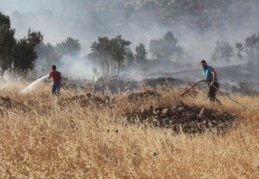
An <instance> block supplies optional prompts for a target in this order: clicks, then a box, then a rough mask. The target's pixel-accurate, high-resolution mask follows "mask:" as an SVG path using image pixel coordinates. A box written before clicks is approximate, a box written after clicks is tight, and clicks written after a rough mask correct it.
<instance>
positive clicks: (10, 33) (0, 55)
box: [0, 12, 16, 70]
mask: <svg viewBox="0 0 259 179" xmlns="http://www.w3.org/2000/svg"><path fill="white" fill-rule="evenodd" d="M14 33H15V30H14V29H11V23H10V19H9V17H8V16H5V15H4V14H2V13H1V12H0V67H1V69H2V70H7V69H8V68H10V67H11V64H12V63H13V60H14V50H15V46H16V39H15V38H14Z"/></svg>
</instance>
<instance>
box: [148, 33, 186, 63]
mask: <svg viewBox="0 0 259 179" xmlns="http://www.w3.org/2000/svg"><path fill="white" fill-rule="evenodd" d="M177 42H178V41H177V39H176V38H175V37H174V35H173V33H172V32H170V31H169V32H167V33H166V34H165V35H164V37H163V38H162V39H154V40H151V41H150V44H149V51H150V53H151V55H152V57H155V58H157V59H162V60H168V59H170V57H180V56H182V55H183V53H184V52H183V49H182V48H181V47H180V46H177Z"/></svg>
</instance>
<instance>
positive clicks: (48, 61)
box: [36, 42, 60, 67]
mask: <svg viewBox="0 0 259 179" xmlns="http://www.w3.org/2000/svg"><path fill="white" fill-rule="evenodd" d="M36 52H37V55H38V60H40V63H41V64H43V65H44V66H48V67H50V66H51V65H53V64H57V63H59V62H60V56H59V54H58V53H57V52H56V51H55V48H54V46H53V45H51V44H50V43H47V44H45V43H43V42H41V43H40V44H39V45H37V46H36Z"/></svg>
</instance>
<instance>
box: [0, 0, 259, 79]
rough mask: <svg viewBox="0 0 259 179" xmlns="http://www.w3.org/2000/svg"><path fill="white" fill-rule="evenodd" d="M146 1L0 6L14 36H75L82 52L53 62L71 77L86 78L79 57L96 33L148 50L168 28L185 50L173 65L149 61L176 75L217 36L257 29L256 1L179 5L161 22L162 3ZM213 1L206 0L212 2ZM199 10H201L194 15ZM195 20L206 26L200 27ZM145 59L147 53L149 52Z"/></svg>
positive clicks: (29, 1)
mask: <svg viewBox="0 0 259 179" xmlns="http://www.w3.org/2000/svg"><path fill="white" fill-rule="evenodd" d="M145 2H146V3H150V5H149V6H148V7H147V8H144V7H141V5H138V4H141V3H139V2H138V1H133V0H126V1H124V0H96V1H91V0H78V1H72V0H44V1H36V0H23V1H17V0H9V1H4V0H0V3H1V6H0V11H1V12H3V13H5V14H7V15H9V16H10V18H11V22H12V27H13V28H15V29H16V36H17V38H22V37H24V36H25V35H26V34H27V31H28V29H29V28H30V29H32V30H36V31H40V32H41V33H42V34H44V39H45V40H44V41H45V42H50V43H51V44H53V45H55V44H56V43H58V42H61V41H62V40H64V39H66V38H67V37H73V38H76V39H79V41H80V43H81V45H82V50H81V54H80V55H77V56H66V57H63V59H62V64H58V65H59V69H60V71H64V73H69V75H71V76H73V77H75V78H90V79H91V78H92V76H93V70H92V68H93V67H94V65H93V64H91V63H90V61H88V60H85V59H84V56H85V55H86V54H88V53H90V45H91V43H92V42H94V41H96V40H97V38H98V37H99V36H107V37H109V38H111V37H115V36H116V35H122V37H123V38H124V39H127V40H129V41H131V42H132V44H131V46H130V47H131V49H132V50H133V51H134V49H135V46H136V45H137V44H139V43H143V44H145V46H146V48H147V49H149V41H150V40H151V39H158V38H161V37H162V36H163V35H164V34H165V33H166V32H167V31H172V32H173V34H174V36H175V37H176V38H177V39H178V44H179V45H180V46H181V47H183V49H184V51H185V55H184V57H182V58H181V59H174V62H175V64H176V65H175V66H176V67H175V68H173V67H172V68H171V67H170V68H169V67H166V65H162V66H159V65H158V64H154V71H153V72H155V73H156V72H170V71H171V72H175V73H176V72H177V71H178V72H177V73H178V74H179V71H181V70H184V69H185V70H188V69H191V70H198V69H200V66H199V62H200V60H201V59H206V60H208V61H209V59H210V57H211V54H212V53H213V50H214V47H215V42H216V41H217V40H220V41H228V42H230V44H231V45H233V46H234V45H235V43H236V42H244V40H245V38H246V37H247V36H249V35H251V34H253V33H256V32H257V31H258V28H259V23H258V22H257V20H256V19H257V17H258V11H257V8H258V7H259V3H258V2H257V1H249V2H245V1H242V0H237V1H232V3H231V2H228V3H225V4H220V3H219V5H217V4H216V5H215V7H214V9H209V8H206V6H208V7H209V5H208V4H209V3H204V6H205V7H204V8H203V9H202V11H201V10H200V9H198V8H197V10H196V11H195V12H191V11H186V10H183V13H182V14H179V16H177V17H168V18H167V19H165V21H166V23H164V22H163V21H162V20H163V19H162V18H160V20H159V18H157V17H159V15H160V14H159V13H162V10H163V9H162V7H161V8H160V10H161V12H160V11H158V10H157V9H158V8H157V7H156V4H157V2H156V1H151V0H150V1H145ZM170 2H171V4H173V3H174V1H170ZM188 2H189V1H188ZM208 2H209V1H208ZM213 2H214V1H211V4H212V3H213ZM224 6H225V7H224ZM219 7H220V8H221V9H224V8H225V9H226V10H225V12H219V11H218V8H219ZM187 8H188V7H187ZM150 12H153V13H150ZM217 12H219V14H217ZM198 13H200V14H202V15H201V16H199V17H198V16H197V14H198ZM215 17H216V18H215ZM161 19H162V20H161ZM169 22H170V23H169ZM199 22H202V23H201V24H203V25H204V24H205V25H204V26H201V25H199V24H198V23H199ZM211 22H214V26H213V25H211V26H210V27H209V25H208V28H207V26H206V24H211ZM148 58H152V57H151V55H150V53H149V54H148ZM234 58H235V57H234ZM179 63H181V64H183V65H182V66H181V67H182V68H179ZM209 63H210V64H212V65H213V66H216V67H218V68H221V67H223V66H226V65H229V66H233V65H238V64H242V63H246V62H244V61H243V62H242V61H239V60H237V59H234V60H233V61H232V62H231V63H229V64H227V63H225V62H222V61H219V62H209ZM44 68H48V67H44ZM49 68H50V67H49ZM138 71H140V70H138V69H134V70H132V71H131V74H136V73H137V72H138ZM78 72H80V73H78ZM183 73H185V72H183ZM145 75H147V74H144V75H142V74H139V75H138V77H137V78H139V76H145ZM180 76H181V75H180Z"/></svg>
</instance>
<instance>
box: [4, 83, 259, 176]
mask: <svg viewBox="0 0 259 179" xmlns="http://www.w3.org/2000/svg"><path fill="white" fill-rule="evenodd" d="M40 89H41V90H42V91H40V92H36V93H34V94H30V95H28V96H22V95H20V94H18V93H17V90H16V89H13V90H10V91H5V90H2V91H1V95H3V96H4V95H9V96H10V97H11V98H12V99H14V103H15V107H14V108H12V109H8V110H4V115H3V116H2V117H1V118H0V121H1V125H0V133H1V135H0V161H1V162H0V177H1V178H10V177H14V178H26V177H30V178H114V177H118V178H256V177H258V176H257V173H258V166H259V154H258V150H259V145H258V141H259V131H258V126H259V124H258V118H259V114H258V113H257V112H256V111H255V112H248V111H245V110H243V109H242V108H240V107H239V106H237V105H235V104H233V103H232V102H231V101H230V100H229V99H228V98H225V97H219V98H220V99H221V100H222V101H223V102H224V106H223V107H220V106H214V108H217V109H220V108H221V109H223V110H227V111H230V112H234V113H236V114H237V115H238V116H239V117H240V123H239V124H238V125H237V126H236V128H235V129H232V130H231V131H229V133H228V134H226V135H223V136H215V135H212V134H210V133H207V134H202V135H201V136H196V137H191V136H187V135H184V134H181V135H173V134H172V131H171V130H168V129H153V128H147V129H145V128H143V126H132V125H129V124H127V122H126V120H125V118H124V117H120V116H121V115H123V114H125V113H126V112H130V111H139V110H141V109H143V108H146V107H149V106H150V105H154V106H167V105H173V104H174V102H175V101H174V97H175V96H176V95H177V94H178V93H179V91H178V90H169V91H159V90H158V92H159V93H161V94H162V98H161V99H160V100H157V101H155V100H152V99H150V100H147V101H145V102H134V103H128V102H126V100H125V99H126V94H121V95H117V96H114V99H113V100H112V105H113V108H111V109H110V108H107V107H104V108H93V106H91V107H89V108H82V107H80V106H79V105H78V104H77V103H75V102H71V103H68V104H66V105H62V106H60V105H57V103H56V102H57V101H56V100H55V99H54V98H52V97H51V96H49V95H48V90H49V89H48V88H47V87H45V86H43V87H42V88H40ZM71 92H72V91H71ZM63 95H64V96H65V97H68V96H66V94H63ZM235 99H237V100H238V101H239V102H242V103H243V104H245V105H246V106H247V107H249V108H250V109H252V110H255V109H258V107H259V102H258V101H259V100H258V99H259V97H257V96H256V97H245V96H235ZM184 102H186V103H188V104H193V103H194V104H198V105H201V106H206V107H212V106H210V104H209V103H208V101H207V100H206V99H205V95H204V94H203V93H202V92H199V94H198V96H197V97H194V96H187V97H185V98H184Z"/></svg>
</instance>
